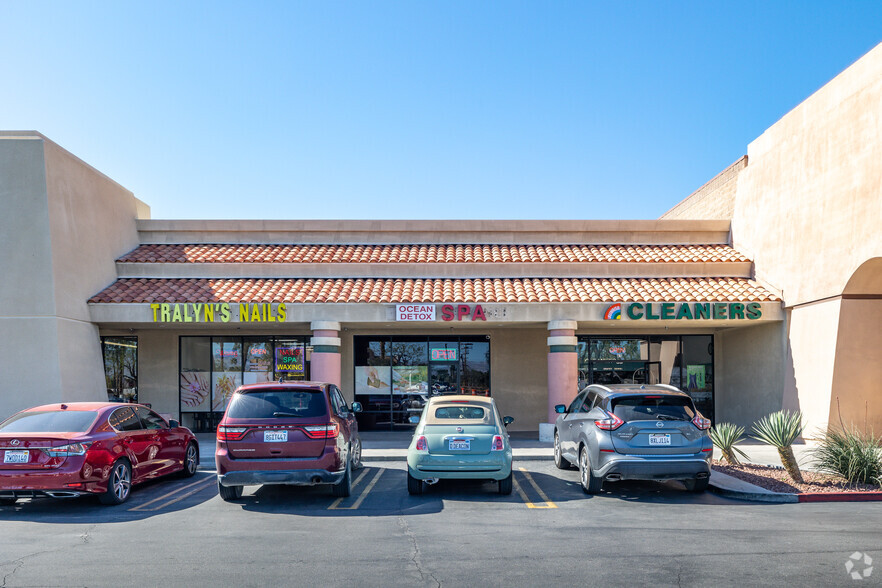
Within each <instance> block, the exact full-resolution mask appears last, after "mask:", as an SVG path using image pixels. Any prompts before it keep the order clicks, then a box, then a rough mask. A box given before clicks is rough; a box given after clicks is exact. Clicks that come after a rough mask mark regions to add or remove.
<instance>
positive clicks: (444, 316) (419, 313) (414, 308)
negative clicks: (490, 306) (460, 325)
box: [395, 304, 487, 322]
mask: <svg viewBox="0 0 882 588" xmlns="http://www.w3.org/2000/svg"><path fill="white" fill-rule="evenodd" d="M436 306H440V310H441V315H440V316H441V320H442V321H486V320H487V316H486V315H485V314H484V307H482V306H481V305H480V304H441V305H435V304H396V305H395V320H396V321H423V322H425V321H434V320H437V317H438V315H437V313H436Z"/></svg>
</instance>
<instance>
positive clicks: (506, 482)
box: [499, 472, 513, 496]
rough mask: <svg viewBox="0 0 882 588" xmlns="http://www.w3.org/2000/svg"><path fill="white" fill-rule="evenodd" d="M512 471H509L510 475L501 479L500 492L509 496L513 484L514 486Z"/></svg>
mask: <svg viewBox="0 0 882 588" xmlns="http://www.w3.org/2000/svg"><path fill="white" fill-rule="evenodd" d="M512 473H513V472H508V477H507V478H503V479H502V480H499V493H500V494H502V495H504V496H508V495H509V494H511V486H512Z"/></svg>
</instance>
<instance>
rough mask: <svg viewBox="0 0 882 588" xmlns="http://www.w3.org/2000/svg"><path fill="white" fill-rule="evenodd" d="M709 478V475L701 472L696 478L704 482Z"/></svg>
mask: <svg viewBox="0 0 882 588" xmlns="http://www.w3.org/2000/svg"><path fill="white" fill-rule="evenodd" d="M707 476H708V474H707V473H705V472H701V473H700V474H698V475H697V476H695V477H696V478H698V479H699V480H704V479H705V478H707Z"/></svg>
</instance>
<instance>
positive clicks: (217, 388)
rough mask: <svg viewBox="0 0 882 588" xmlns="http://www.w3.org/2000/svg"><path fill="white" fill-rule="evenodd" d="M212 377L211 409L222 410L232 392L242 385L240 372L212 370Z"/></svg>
mask: <svg viewBox="0 0 882 588" xmlns="http://www.w3.org/2000/svg"><path fill="white" fill-rule="evenodd" d="M212 379H213V380H214V381H213V382H212V394H211V410H214V411H224V410H226V409H227V404H229V402H230V398H232V397H233V392H235V391H236V388H238V387H239V386H241V385H242V372H214V373H213V374H212Z"/></svg>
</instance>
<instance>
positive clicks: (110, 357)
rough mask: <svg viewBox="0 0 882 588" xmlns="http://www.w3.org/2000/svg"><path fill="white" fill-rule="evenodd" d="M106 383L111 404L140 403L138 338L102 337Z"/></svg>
mask: <svg viewBox="0 0 882 588" xmlns="http://www.w3.org/2000/svg"><path fill="white" fill-rule="evenodd" d="M101 350H102V354H103V356H104V381H105V383H106V386H107V400H108V401H110V402H138V338H137V337H102V338H101Z"/></svg>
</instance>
